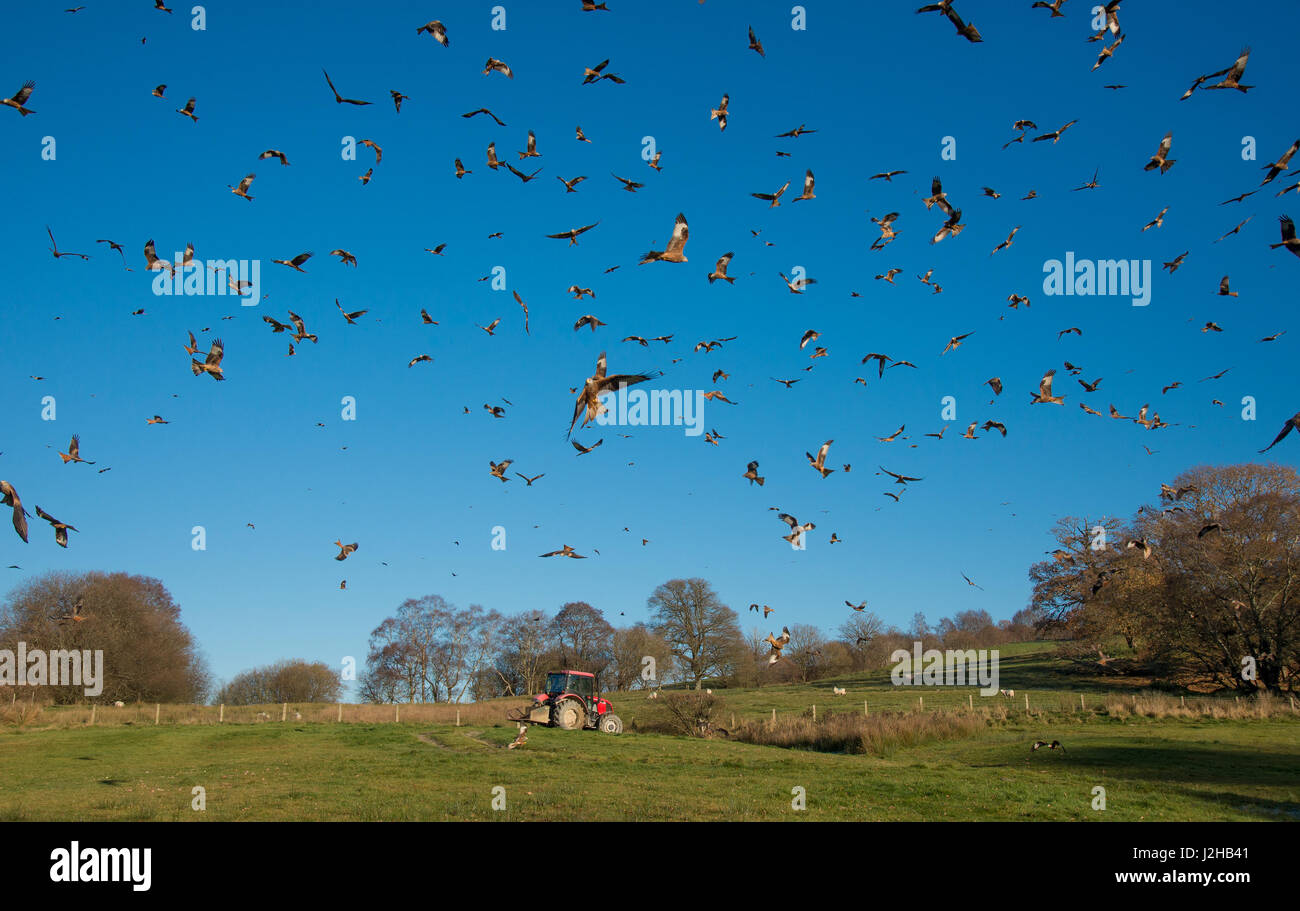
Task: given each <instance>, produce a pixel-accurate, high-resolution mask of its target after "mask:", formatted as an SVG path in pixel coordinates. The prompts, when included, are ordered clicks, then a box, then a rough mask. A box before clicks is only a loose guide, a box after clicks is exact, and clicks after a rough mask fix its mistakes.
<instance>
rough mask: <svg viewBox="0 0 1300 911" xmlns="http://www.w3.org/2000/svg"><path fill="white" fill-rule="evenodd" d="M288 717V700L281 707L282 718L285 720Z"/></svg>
mask: <svg viewBox="0 0 1300 911" xmlns="http://www.w3.org/2000/svg"><path fill="white" fill-rule="evenodd" d="M288 717H289V703H287V702H286V703H285V704H284V705H283V706H281V707H280V720H281V721H284V720H285V719H286V718H288Z"/></svg>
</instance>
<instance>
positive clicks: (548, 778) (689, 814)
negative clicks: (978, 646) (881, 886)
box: [0, 648, 1300, 820]
mask: <svg viewBox="0 0 1300 911" xmlns="http://www.w3.org/2000/svg"><path fill="white" fill-rule="evenodd" d="M1010 651H1017V654H1014V655H1011V654H1009V652H1010ZM832 685H835V686H845V687H846V688H848V689H849V695H848V696H847V697H838V698H837V700H836V701H834V702H833V701H832V697H831V696H830V687H831V686H832ZM1002 685H1003V687H1004V688H1014V689H1015V690H1016V691H1017V692H1016V696H1017V698H1016V699H1015V700H1011V702H1012V705H1011V706H1009V707H1005V708H1004V707H1002V706H999V707H998V708H997V709H996V710H993V711H990V710H989V709H988V708H980V697H979V696H978V695H976V696H975V703H976V706H977V714H978V715H979V716H980V718H981V722H980V724H979V725H978V726H977V727H978V729H977V730H975V731H974V732H973V733H971V734H969V735H967V736H961V737H958V738H955V739H942V740H931V741H928V742H923V743H919V744H915V745H901V746H898V747H896V748H892V749H884V750H880V751H877V752H873V753H871V754H866V755H864V754H847V753H824V752H813V751H809V750H799V749H785V748H780V747H770V746H757V745H753V744H747V743H737V742H729V741H726V740H718V739H711V740H702V739H698V738H688V737H679V736H670V735H666V734H657V733H646V732H645V731H644V728H645V727H647V726H650V725H653V724H654V723H655V722H656V721H657V720H658V719H657V718H656V712H658V711H661V710H662V708H661V706H659V705H657V704H655V703H654V702H652V701H650V700H647V699H646V697H645V694H643V693H642V694H614V696H613V699H614V701H615V704H616V709H617V710H618V711H619V713H620V714H621V715H622V717H623V718H624V720H625V722H627V723H629V725H630V724H631V722H632V721H634V720H635V721H636V724H637V727H638V728H640V729H641V730H638V731H632V730H629V731H628V732H626V733H624V734H623V735H622V736H618V737H613V736H608V735H601V734H597V733H596V732H592V731H584V732H563V731H556V730H549V729H545V728H538V727H533V728H531V729H530V730H529V732H528V743H527V744H526V745H525V746H524V747H523V748H521V749H517V750H512V751H507V750H506V749H504V746H505V744H507V743H509V742H510V741H511V740H512V739H513V738H514V736H515V727H514V725H512V724H510V723H509V722H506V721H504V720H494V718H493V716H496V717H497V719H499V714H498V713H499V710H501V709H503V708H504V706H506V705H512V704H519V702H520V700H506V701H504V702H500V703H496V704H491V705H485V706H480V707H472V708H466V709H464V710H463V720H465V721H466V723H465V724H463V725H462V726H459V727H457V726H455V725H454V724H450V723H436V724H435V723H430V722H428V721H414V720H407V717H403V719H402V721H401V722H398V723H394V722H392V721H391V720H389V721H387V722H377V723H369V722H365V721H356V722H353V723H345V724H338V723H334V722H333V720H332V719H333V717H335V716H333V715H329V714H328V713H329V711H332V710H333V707H331V706H324V707H320V708H321V710H322V711H323V712H325V713H326V715H327V716H328V717H329V719H330V720H328V721H324V720H322V721H313V720H310V719H311V718H314V717H318V714H319V713H311V712H309V711H307V710H306V709H307V708H309V707H302V714H303V720H302V721H298V722H295V721H292V720H290V721H288V722H285V723H280V722H279V720H278V719H279V717H280V715H279V712H273V711H272V709H271V708H267V709H266V710H267V711H268V713H271V714H273V718H274V719H275V720H274V721H271V722H262V723H258V724H239V723H226V724H222V725H218V724H208V723H188V724H186V723H162V724H158V725H154V724H153V723H152V721H153V708H152V707H148V711H147V712H146V713H145V714H146V715H147V723H132V724H129V725H128V724H123V723H112V722H109V723H105V724H100V723H99V720H98V719H97V721H96V725H95V726H93V727H91V726H87V725H85V724H84V723H69V722H70V721H71V720H72V719H71V718H68V717H65V718H62V719H61V718H59V711H58V710H55V711H51V712H48V713H43V714H42V717H40V718H38V719H36V720H34V721H33V723H31V724H28V725H24V726H9V727H5V728H0V819H3V820H290V819H292V820H462V819H465V820H606V819H609V820H687V819H691V820H695V819H699V820H731V819H743V820H767V819H773V820H776V819H785V820H800V819H806V820H926V819H949V820H998V819H1005V820H1021V819H1024V820H1070V819H1079V820H1084V819H1094V820H1288V819H1300V776H1298V775H1297V774H1296V769H1297V768H1300V714H1297V713H1296V712H1295V711H1294V710H1292V709H1290V708H1288V707H1287V706H1286V704H1285V702H1284V703H1283V705H1282V706H1279V707H1275V710H1274V711H1273V712H1271V713H1270V715H1269V717H1253V716H1252V712H1253V709H1252V708H1251V707H1250V706H1248V705H1241V706H1239V705H1238V704H1237V703H1236V701H1235V700H1234V699H1233V698H1232V697H1226V698H1222V697H1220V698H1219V699H1218V700H1215V704H1216V706H1222V707H1223V709H1224V714H1228V715H1235V716H1237V717H1225V718H1214V717H1209V716H1207V715H1205V714H1203V712H1204V711H1205V709H1204V708H1201V709H1198V710H1197V711H1188V713H1187V717H1177V716H1174V717H1169V716H1161V717H1150V716H1148V715H1144V714H1141V712H1142V711H1143V710H1144V707H1145V706H1147V705H1148V704H1150V705H1156V704H1159V705H1165V706H1167V705H1169V704H1173V705H1175V706H1176V705H1178V704H1179V697H1178V696H1176V695H1175V696H1173V697H1169V696H1167V695H1166V696H1161V697H1158V698H1157V699H1154V700H1150V701H1149V702H1144V701H1143V698H1142V697H1140V696H1138V697H1137V700H1136V702H1135V701H1134V697H1133V695H1131V694H1130V695H1124V694H1121V693H1120V692H1118V690H1119V689H1120V688H1121V687H1119V685H1117V684H1113V683H1111V682H1110V681H1109V680H1098V679H1095V678H1091V677H1087V676H1080V675H1079V673H1078V672H1077V671H1075V670H1074V669H1073V666H1071V665H1069V663H1068V662H1062V661H1059V660H1056V659H1052V658H1049V657H1046V656H1044V654H1043V652H1042V651H1041V649H1039V648H1025V649H1022V650H1004V651H1003V668H1002ZM950 690H951V691H945V690H944V689H943V688H935V687H892V686H889V684H888V677H887V675H880V674H877V675H868V676H860V677H853V678H844V679H842V680H837V681H819V683H818V684H817V685H815V686H788V687H774V688H765V689H762V690H719V691H715V692H717V693H718V694H719V695H721V696H722V697H723V699H724V702H725V708H724V710H723V718H722V721H723V723H724V724H726V723H729V718H728V716H729V715H730V714H731V713H733V712H734V713H735V714H737V715H738V716H739V720H741V721H742V722H743V721H745V720H749V721H751V722H753V721H757V720H758V719H761V718H763V717H769V716H770V714H771V711H772V709H776V711H777V713H778V716H783V715H796V714H802V713H804V712H807V711H808V710H809V709H810V706H811V705H812V704H814V703H816V704H817V705H818V712H819V714H820V713H824V712H825V711H826V708H829V707H833V708H834V710H835V711H839V712H847V711H855V712H859V713H860V712H861V711H862V704H861V703H862V701H863V699H865V700H867V702H868V709H869V711H871V712H872V713H876V712H878V711H879V712H885V711H887V710H893V711H900V710H915V709H916V708H917V706H916V693H917V692H921V694H922V695H924V696H925V711H926V712H936V711H952V712H954V713H960V712H962V711H965V712H966V713H967V715H971V714H976V713H971V712H970V711H969V709H966V708H965V707H966V706H967V704H968V703H967V693H968V692H973V690H970V689H968V688H961V689H960V691H956V688H950ZM1026 691H1027V692H1028V693H1029V696H1030V705H1031V711H1030V712H1028V713H1027V712H1025V710H1024V701H1023V695H1022V693H1023V692H1026ZM1080 693H1082V694H1084V697H1085V705H1086V706H1087V707H1086V709H1085V710H1082V711H1081V710H1080V709H1079V708H1078V696H1079V694H1080ZM991 701H998V702H1006V701H1007V700H1000V699H998V698H997V697H994V699H993V700H985V705H986V706H987V705H988V703H989V702H991ZM850 703H852V705H850ZM1188 703H1189V705H1191V704H1199V703H1198V702H1197V701H1196V700H1192V699H1189V700H1188ZM165 708H169V707H165ZM376 708H377V710H379V711H383V712H387V711H390V710H391V708H392V707H391V706H389V707H376ZM439 708H441V709H445V708H446V707H439ZM1133 708H1136V709H1137V711H1138V713H1136V714H1135V713H1134V712H1133V711H1132V710H1131V709H1133ZM69 711H80V710H79V709H77V710H69ZM118 711H127V710H118ZM291 711H292V708H291ZM414 711H415V709H414V708H412V709H411V710H410V712H406V711H404V713H403V714H404V716H409V715H410V714H411V712H414ZM452 711H453V712H454V708H453V709H452ZM101 714H102V715H108V714H111V712H109V711H102V710H101ZM823 717H824V715H823ZM1036 739H1047V740H1052V739H1059V740H1061V741H1062V742H1063V743H1064V744H1065V745H1066V747H1067V748H1068V752H1067V753H1065V754H1064V755H1062V754H1061V753H1059V752H1053V753H1049V752H1047V751H1040V752H1038V753H1032V754H1031V752H1030V750H1029V745H1030V744H1031V743H1032V742H1033V741H1034V740H1036ZM196 786H201V787H202V788H204V789H205V792H206V793H205V797H206V809H205V810H203V811H196V810H194V809H192V808H191V802H192V800H193V799H194V798H193V796H192V789H193V788H194V787H196ZM1097 786H1100V787H1103V788H1105V792H1106V809H1105V810H1104V811H1098V810H1094V809H1092V802H1093V799H1094V794H1093V789H1094V788H1095V787H1097ZM494 788H504V797H505V809H504V810H494V809H493V806H492V802H493V797H494V793H493V789H494ZM795 788H802V789H804V793H805V794H806V809H803V810H796V809H793V808H792V800H794V797H793V796H792V790H793V789H795ZM500 793H501V792H497V794H498V795H500Z"/></svg>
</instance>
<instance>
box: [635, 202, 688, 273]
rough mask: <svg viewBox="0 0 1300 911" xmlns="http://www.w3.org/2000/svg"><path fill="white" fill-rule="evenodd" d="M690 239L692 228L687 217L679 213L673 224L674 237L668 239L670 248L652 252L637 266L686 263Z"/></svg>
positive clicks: (645, 255) (643, 256)
mask: <svg viewBox="0 0 1300 911" xmlns="http://www.w3.org/2000/svg"><path fill="white" fill-rule="evenodd" d="M689 237H690V227H689V226H688V225H687V223H686V216H685V215H683V214H681V213H680V212H679V213H677V220H676V222H675V223H674V224H673V233H672V237H670V238H669V239H668V247H667V248H666V249H665V250H663V251H662V252H661V251H659V250H650V251H648V252H646V253H645V254H644V255H642V257H641V262H639V263H638V264H637V265H642V266H643V265H645V264H646V263H652V262H665V263H684V262H686V261H687V260H686V241H687V239H688V238H689Z"/></svg>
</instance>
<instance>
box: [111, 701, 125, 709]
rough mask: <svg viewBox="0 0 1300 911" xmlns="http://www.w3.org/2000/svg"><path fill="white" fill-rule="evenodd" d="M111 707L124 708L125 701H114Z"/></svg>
mask: <svg viewBox="0 0 1300 911" xmlns="http://www.w3.org/2000/svg"><path fill="white" fill-rule="evenodd" d="M113 708H115V709H124V708H126V703H125V702H114V703H113Z"/></svg>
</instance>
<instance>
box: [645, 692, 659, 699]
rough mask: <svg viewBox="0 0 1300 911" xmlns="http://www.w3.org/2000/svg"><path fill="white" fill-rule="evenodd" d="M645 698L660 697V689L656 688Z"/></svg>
mask: <svg viewBox="0 0 1300 911" xmlns="http://www.w3.org/2000/svg"><path fill="white" fill-rule="evenodd" d="M645 698H647V699H658V698H659V691H658V690H654V691H653V692H651V693H650V695H649V696H647V697H645Z"/></svg>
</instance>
